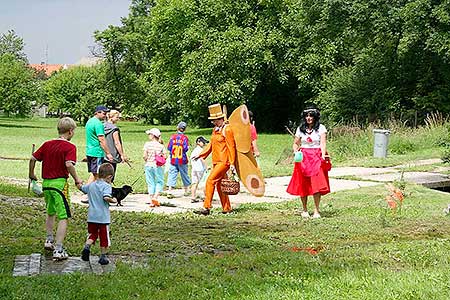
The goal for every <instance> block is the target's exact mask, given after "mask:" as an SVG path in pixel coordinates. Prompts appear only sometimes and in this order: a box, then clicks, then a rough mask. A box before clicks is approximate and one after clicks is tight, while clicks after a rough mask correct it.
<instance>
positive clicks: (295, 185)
mask: <svg viewBox="0 0 450 300" xmlns="http://www.w3.org/2000/svg"><path fill="white" fill-rule="evenodd" d="M301 151H302V152H303V160H302V162H298V163H295V164H294V172H293V173H292V177H291V181H290V182H289V185H288V187H287V190H286V191H287V192H288V193H289V194H291V195H295V196H300V197H306V196H311V195H314V194H317V193H320V194H321V195H325V194H328V193H329V192H330V181H329V179H328V170H329V167H330V165H329V163H328V162H325V161H322V153H321V151H320V149H319V148H318V149H316V148H313V149H307V148H302V149H301Z"/></svg>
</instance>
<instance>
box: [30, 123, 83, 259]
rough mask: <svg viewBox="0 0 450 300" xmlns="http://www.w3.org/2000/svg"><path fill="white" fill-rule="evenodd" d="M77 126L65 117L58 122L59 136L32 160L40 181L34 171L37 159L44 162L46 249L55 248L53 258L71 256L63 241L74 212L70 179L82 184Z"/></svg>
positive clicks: (32, 173) (41, 149) (43, 145)
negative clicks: (70, 195)
mask: <svg viewBox="0 0 450 300" xmlns="http://www.w3.org/2000/svg"><path fill="white" fill-rule="evenodd" d="M76 127H77V125H76V124H75V121H74V120H72V119H71V118H68V117H66V118H62V119H60V120H59V121H58V126H57V128H58V134H59V138H57V139H54V140H50V141H47V142H45V143H44V144H42V146H41V147H40V148H39V149H38V150H37V151H36V152H34V153H33V154H32V156H31V159H30V163H29V178H30V179H32V180H37V177H36V175H35V174H34V168H35V166H36V161H41V162H42V178H43V183H42V187H43V192H44V198H45V203H46V207H47V220H46V221H45V225H46V230H47V238H46V240H45V243H44V248H45V249H46V250H53V259H55V260H63V259H67V258H68V257H69V256H68V255H67V253H66V251H65V250H64V248H63V241H64V238H65V236H66V232H67V222H68V221H67V220H68V218H70V217H71V214H70V207H69V206H70V201H69V200H70V199H69V188H68V184H67V178H69V174H70V175H71V176H72V178H73V180H74V181H75V184H76V185H77V186H81V184H82V181H81V179H80V178H79V177H78V175H77V173H76V171H75V167H74V165H75V162H76V161H77V148H76V147H75V145H74V144H72V143H71V142H70V140H71V139H72V137H73V136H74V134H75V128H76ZM56 216H58V220H59V221H58V228H57V230H56V247H55V245H54V238H53V225H54V223H55V218H56Z"/></svg>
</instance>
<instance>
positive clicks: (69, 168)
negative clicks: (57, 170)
mask: <svg viewBox="0 0 450 300" xmlns="http://www.w3.org/2000/svg"><path fill="white" fill-rule="evenodd" d="M66 168H67V171H68V172H69V174H70V176H72V178H73V180H74V181H75V184H76V186H77V188H78V189H80V188H81V185H82V184H83V180H81V179H80V177H78V175H77V171H76V170H75V166H74V165H73V162H71V161H66Z"/></svg>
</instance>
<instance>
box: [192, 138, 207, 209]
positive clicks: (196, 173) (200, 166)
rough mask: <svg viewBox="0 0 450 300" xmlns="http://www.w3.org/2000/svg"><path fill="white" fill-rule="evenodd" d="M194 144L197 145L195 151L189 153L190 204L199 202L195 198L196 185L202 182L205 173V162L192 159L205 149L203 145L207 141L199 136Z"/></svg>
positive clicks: (200, 159)
mask: <svg viewBox="0 0 450 300" xmlns="http://www.w3.org/2000/svg"><path fill="white" fill-rule="evenodd" d="M195 143H196V144H197V147H195V149H194V150H193V151H192V153H191V164H192V165H191V167H192V170H191V178H192V185H191V196H192V199H191V202H192V203H195V202H199V201H200V200H198V199H197V198H196V193H197V188H198V184H199V182H200V181H201V180H202V177H203V174H204V173H205V171H206V162H205V160H204V159H202V158H199V159H197V160H194V159H192V158H193V157H197V156H198V155H199V154H200V153H201V152H202V151H203V147H205V145H206V144H208V143H209V141H208V140H207V139H205V138H204V137H203V136H199V137H198V138H197V139H196V140H195Z"/></svg>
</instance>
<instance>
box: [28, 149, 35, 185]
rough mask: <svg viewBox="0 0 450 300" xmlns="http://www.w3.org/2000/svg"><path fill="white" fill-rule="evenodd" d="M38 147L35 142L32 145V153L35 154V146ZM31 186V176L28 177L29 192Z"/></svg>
mask: <svg viewBox="0 0 450 300" xmlns="http://www.w3.org/2000/svg"><path fill="white" fill-rule="evenodd" d="M35 147H36V145H35V144H33V145H32V146H31V155H33V153H34V148H35ZM30 186H31V178H28V193H29V192H30Z"/></svg>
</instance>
